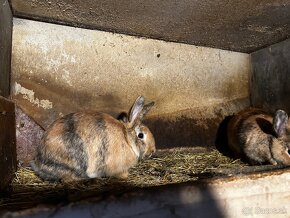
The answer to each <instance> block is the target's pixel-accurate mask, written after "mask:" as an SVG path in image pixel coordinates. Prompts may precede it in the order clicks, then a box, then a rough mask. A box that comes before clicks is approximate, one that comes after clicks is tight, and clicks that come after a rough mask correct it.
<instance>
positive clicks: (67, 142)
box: [31, 96, 156, 182]
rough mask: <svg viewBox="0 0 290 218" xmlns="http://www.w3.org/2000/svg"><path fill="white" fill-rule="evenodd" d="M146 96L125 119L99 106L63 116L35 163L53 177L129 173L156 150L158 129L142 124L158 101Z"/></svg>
mask: <svg viewBox="0 0 290 218" xmlns="http://www.w3.org/2000/svg"><path fill="white" fill-rule="evenodd" d="M144 101H145V99H144V97H143V96H139V97H138V98H137V99H136V100H135V102H134V104H133V106H132V107H131V109H130V110H129V113H128V114H126V115H122V116H121V119H119V120H118V119H115V118H113V117H112V116H110V115H108V114H106V113H100V112H95V111H84V112H77V113H71V114H68V115H66V116H64V117H62V118H59V119H57V120H56V121H54V122H53V123H52V124H51V125H50V126H49V127H48V129H47V130H46V131H45V133H44V136H43V138H42V143H41V145H40V146H39V147H38V149H37V153H36V155H35V158H34V160H33V161H32V162H31V168H32V169H33V170H34V171H35V172H36V174H37V175H38V176H39V177H41V178H42V179H44V180H49V181H64V182H69V181H75V180H81V179H93V178H101V177H117V178H123V179H125V178H127V177H128V170H129V169H130V168H131V167H133V166H134V165H135V164H137V162H138V161H139V160H142V159H143V158H146V157H149V156H151V155H152V154H153V153H154V152H155V151H156V148H155V140H154V137H153V134H152V133H151V132H150V130H149V128H148V127H146V126H145V125H143V124H142V119H143V118H144V116H145V115H146V114H147V113H148V112H149V110H150V109H151V108H152V106H153V105H154V102H150V103H148V104H146V105H145V104H144Z"/></svg>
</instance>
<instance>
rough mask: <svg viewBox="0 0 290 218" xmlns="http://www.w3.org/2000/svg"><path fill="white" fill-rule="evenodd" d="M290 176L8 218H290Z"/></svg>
mask: <svg viewBox="0 0 290 218" xmlns="http://www.w3.org/2000/svg"><path fill="white" fill-rule="evenodd" d="M289 197H290V170H289V169H284V170H275V171H272V172H263V173H253V174H250V175H241V176H233V177H228V178H219V179H212V180H205V181H200V182H197V183H189V184H188V183H185V184H177V185H167V186H163V187H154V188H148V189H141V190H138V191H135V192H132V193H126V194H122V195H115V196H105V197H104V198H102V199H100V198H98V199H91V200H90V201H83V202H78V203H72V204H69V205H67V206H63V207H57V208H49V207H42V208H35V209H32V210H27V211H24V212H21V213H19V212H15V213H7V214H6V216H4V217H11V218H13V217H15V218H16V217H25V218H32V217H33V218H38V217H44V218H46V217H50V218H58V217H72V218H73V217H83V218H87V217H88V218H90V217H94V216H100V217H288V216H289V214H290V205H289Z"/></svg>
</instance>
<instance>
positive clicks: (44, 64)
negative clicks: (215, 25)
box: [12, 19, 250, 146]
mask: <svg viewBox="0 0 290 218" xmlns="http://www.w3.org/2000/svg"><path fill="white" fill-rule="evenodd" d="M249 71H250V61H249V55H247V54H242V53H236V52H229V51H224V50H218V49H211V48H204V47H196V46H192V45H185V44H177V43H169V42H164V41H158V40H151V39H143V38H136V37H131V36H125V35H120V34H112V33H107V32H101V31H93V30H84V29H78V28H72V27H66V26H60V25H54V24H46V23H41V22H35V21H28V20H23V19H14V31H13V48H12V92H13V94H12V97H13V98H14V99H15V101H16V102H17V104H18V105H19V106H20V107H21V108H22V109H23V110H24V112H26V113H27V114H28V115H29V116H31V117H32V118H33V119H34V120H35V121H36V122H37V123H39V124H40V125H41V126H42V127H44V128H46V127H47V126H48V125H49V124H50V123H51V122H52V121H53V120H55V119H56V118H58V117H59V116H62V115H64V114H67V113H69V112H74V111H78V110H85V109H95V110H99V111H103V112H107V113H110V114H112V115H117V114H118V113H120V112H121V111H124V110H125V111H128V109H129V108H130V106H131V104H132V103H133V101H134V100H135V98H136V97H137V96H138V95H140V94H142V95H144V96H145V98H146V99H147V100H154V101H155V102H156V107H154V108H153V109H152V111H151V112H150V114H149V115H150V116H149V118H150V117H152V119H153V121H152V122H155V121H154V119H155V120H156V119H158V123H157V122H155V123H153V124H154V125H155V129H156V130H154V132H155V133H156V132H160V133H162V134H167V135H168V134H169V132H168V131H169V128H171V130H170V133H171V132H172V129H174V130H175V131H178V132H179V134H176V135H175V136H176V140H180V141H179V143H178V144H179V145H180V146H181V145H186V144H187V145H193V144H197V143H201V142H203V145H205V144H207V143H208V142H209V140H207V141H203V140H199V141H191V140H192V139H194V138H197V139H198V138H199V135H198V134H199V133H202V132H203V133H204V132H208V134H206V136H207V137H208V138H209V139H211V140H210V142H211V144H212V142H213V141H214V138H215V134H216V129H217V126H218V124H219V121H220V120H221V119H223V118H224V116H227V115H229V114H231V113H234V112H236V111H238V110H240V109H241V108H243V107H245V106H247V105H248V104H249V102H248V101H247V99H248V97H249V93H248V73H249ZM160 119H161V121H162V120H163V119H164V120H165V119H166V120H165V121H164V123H163V124H165V125H159V123H161V124H162V122H159V120H160ZM190 120H192V122H191V121H190ZM152 122H151V123H152ZM189 122H191V124H190V125H189ZM153 124H152V125H153ZM152 125H151V126H152ZM164 126H166V128H164ZM189 127H195V128H196V129H199V130H200V131H197V132H195V131H194V130H192V132H191V131H190V130H189ZM158 128H159V130H158ZM163 128H164V131H167V133H166V132H164V131H162V130H161V129H163ZM197 133H198V134H197ZM162 137H164V135H163V136H161V135H158V134H156V138H157V140H159V139H160V138H162ZM207 137H204V139H205V138H207ZM176 140H175V142H174V143H173V142H171V143H168V144H167V145H170V144H176V143H177V141H176ZM159 142H160V143H162V141H160V140H159ZM163 142H166V141H163ZM167 142H168V141H167ZM160 143H159V144H160ZM197 145H198V144H197ZM207 145H208V144H207Z"/></svg>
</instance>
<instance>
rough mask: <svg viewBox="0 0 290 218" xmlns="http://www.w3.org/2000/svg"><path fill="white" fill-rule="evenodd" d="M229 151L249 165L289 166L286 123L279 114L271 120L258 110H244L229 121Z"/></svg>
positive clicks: (289, 130) (288, 124) (289, 142)
mask: <svg viewBox="0 0 290 218" xmlns="http://www.w3.org/2000/svg"><path fill="white" fill-rule="evenodd" d="M227 134H228V145H229V148H230V149H231V150H232V151H233V152H234V154H236V155H237V156H239V157H244V158H246V159H247V160H248V161H249V163H250V164H252V165H261V164H272V165H283V166H289V165H290V155H289V148H290V122H289V120H288V115H287V113H286V112H285V111H283V110H277V111H276V112H275V114H274V117H273V116H271V115H269V114H267V113H266V112H265V111H263V110H261V109H258V108H246V109H244V110H242V111H240V112H239V113H238V114H236V115H234V116H233V117H232V118H231V120H230V121H229V124H228V128H227Z"/></svg>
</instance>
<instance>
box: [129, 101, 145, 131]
mask: <svg viewBox="0 0 290 218" xmlns="http://www.w3.org/2000/svg"><path fill="white" fill-rule="evenodd" d="M144 101H145V99H144V97H143V96H139V97H138V98H137V99H136V100H135V102H134V104H133V106H132V107H131V109H130V111H129V126H130V127H133V126H134V125H135V124H136V123H137V121H140V114H141V112H142V110H143V107H144Z"/></svg>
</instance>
